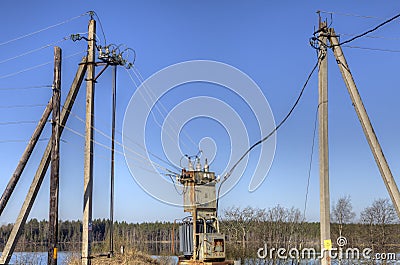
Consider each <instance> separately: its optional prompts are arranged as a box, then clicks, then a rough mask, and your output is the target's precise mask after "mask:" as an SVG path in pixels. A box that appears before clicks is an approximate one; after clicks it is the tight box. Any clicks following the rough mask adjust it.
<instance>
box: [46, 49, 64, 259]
mask: <svg viewBox="0 0 400 265" xmlns="http://www.w3.org/2000/svg"><path fill="white" fill-rule="evenodd" d="M60 95H61V48H60V47H54V82H53V98H52V101H53V117H52V134H51V172H50V207H49V236H48V255H47V264H48V265H57V245H58V194H59V174H60V169H59V166H60V131H59V128H60Z"/></svg>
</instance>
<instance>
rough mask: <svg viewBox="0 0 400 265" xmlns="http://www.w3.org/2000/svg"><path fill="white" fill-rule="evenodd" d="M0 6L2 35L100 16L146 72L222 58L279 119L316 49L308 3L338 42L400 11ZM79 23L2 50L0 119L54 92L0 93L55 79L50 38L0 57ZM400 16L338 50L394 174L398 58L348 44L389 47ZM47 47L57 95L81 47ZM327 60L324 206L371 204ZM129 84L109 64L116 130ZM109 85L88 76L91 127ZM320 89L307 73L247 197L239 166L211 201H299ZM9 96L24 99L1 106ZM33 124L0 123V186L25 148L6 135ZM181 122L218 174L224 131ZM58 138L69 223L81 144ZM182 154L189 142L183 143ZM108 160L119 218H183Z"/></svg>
mask: <svg viewBox="0 0 400 265" xmlns="http://www.w3.org/2000/svg"><path fill="white" fill-rule="evenodd" d="M2 10H3V14H2V16H1V18H0V21H1V24H2V25H3V27H2V34H1V35H0V43H4V42H6V41H8V40H11V39H14V38H16V37H19V36H22V35H25V34H28V33H31V32H35V31H37V30H40V29H42V28H46V27H48V26H50V25H54V24H57V23H59V22H62V21H66V20H68V19H70V18H72V17H76V16H79V15H80V14H83V13H85V12H86V11H89V10H94V11H96V13H97V14H98V16H99V17H100V20H101V24H102V27H103V29H104V33H105V35H106V39H107V42H108V43H118V44H119V43H123V44H125V45H127V46H128V47H131V48H133V49H135V51H136V53H137V58H136V63H135V65H136V67H137V69H139V71H140V73H141V74H142V76H143V77H144V78H145V79H146V78H148V77H150V76H151V75H152V74H154V73H156V72H157V71H159V70H161V69H163V68H164V67H167V66H170V65H172V64H175V63H179V62H183V61H188V60H214V61H219V62H223V63H226V64H229V65H232V66H233V67H236V68H238V69H239V70H241V71H243V72H244V73H246V74H247V75H248V76H249V77H250V78H252V79H253V80H254V81H255V82H256V83H257V84H258V86H259V87H260V88H261V90H262V92H263V94H264V95H265V97H266V98H267V100H268V102H269V105H270V107H271V109H272V112H273V115H274V117H275V121H276V122H279V121H280V120H281V119H282V118H283V117H284V116H285V115H286V113H287V111H288V110H289V109H290V107H291V106H292V104H293V103H294V101H295V99H296V97H297V96H298V93H299V91H300V89H301V86H302V85H303V83H304V81H305V79H306V77H307V75H308V74H309V72H310V70H311V68H312V67H313V65H314V64H315V60H316V53H315V50H314V49H313V48H312V47H310V45H309V38H310V37H311V36H312V33H313V31H314V29H315V27H316V26H317V23H318V16H317V14H316V11H317V10H324V11H332V12H335V14H333V20H332V21H331V18H330V15H326V14H323V18H327V19H328V21H329V22H332V25H331V26H332V27H334V28H335V30H336V32H337V33H340V34H342V39H347V38H349V36H348V35H346V34H357V33H361V32H363V31H365V30H367V29H370V28H371V27H373V26H375V25H376V24H378V23H380V22H381V21H383V20H385V19H386V18H389V17H391V16H393V15H395V14H397V13H398V12H400V8H399V4H398V2H396V1H368V2H367V3H366V2H365V1H307V2H306V1H304V2H299V1H118V2H117V3H111V2H106V1H96V2H93V3H90V2H89V1H85V2H84V1H57V2H54V1H35V2H29V1H7V2H6V3H3V5H2ZM344 14H358V15H363V16H372V17H376V18H365V17H357V16H353V15H351V16H350V15H344ZM88 19H89V17H88V16H83V17H80V18H77V19H74V20H72V21H70V22H68V23H65V24H63V25H60V26H57V27H54V28H51V29H48V30H46V31H43V32H41V33H38V34H35V35H33V36H30V37H27V38H23V39H21V40H18V41H14V42H12V43H8V44H3V45H1V46H0V49H1V51H2V52H1V53H0V62H1V63H0V106H2V107H1V108H0V124H1V123H5V122H10V121H37V120H39V118H40V115H41V113H42V111H43V109H44V106H34V107H32V106H31V107H28V106H26V105H32V104H34V105H45V104H46V103H47V101H48V99H49V98H50V96H51V89H49V88H35V89H25V90H21V89H17V90H16V89H10V90H5V88H21V87H29V86H37V85H50V84H51V82H52V78H53V77H52V75H53V72H52V60H53V50H52V48H51V46H52V45H50V47H48V48H46V49H42V50H40V51H37V52H32V53H30V54H27V55H26V56H22V57H19V58H16V59H13V60H10V61H8V62H2V61H5V60H6V59H8V58H12V57H14V56H17V55H20V54H23V53H25V52H27V51H30V50H34V49H36V48H39V47H42V46H45V45H47V44H52V43H55V42H58V41H60V40H62V39H63V38H64V37H65V36H69V35H70V34H73V33H85V32H86V31H87V22H88ZM399 23H400V21H395V22H393V23H390V24H388V25H386V26H385V27H383V28H382V29H380V30H378V31H376V32H374V33H373V34H371V35H373V36H379V37H382V38H361V39H359V40H357V41H354V42H352V43H351V44H350V45H351V46H353V48H350V47H346V48H344V52H345V55H346V57H347V61H348V63H349V65H350V68H351V71H352V73H353V75H354V79H355V81H356V84H357V86H358V88H359V90H360V94H361V97H362V99H363V100H364V104H365V106H366V108H367V111H368V113H369V115H370V118H371V121H372V124H373V126H374V128H375V131H376V133H377V135H378V139H379V140H380V142H381V145H382V148H383V150H384V153H385V155H386V158H387V160H388V162H389V165H390V167H391V169H392V172H393V175H394V176H395V179H396V180H397V182H398V183H399V182H400V178H399V175H400V166H399V165H400V164H399V163H398V161H399V159H400V154H399V152H398V146H399V144H400V139H399V137H398V135H400V124H399V122H398V116H397V115H396V113H399V104H398V102H397V101H398V98H399V96H400V92H399V90H398V89H397V86H398V84H399V81H400V80H399V76H400V75H399V74H398V61H399V59H400V53H398V52H389V51H372V50H366V49H360V48H354V47H364V48H379V49H385V50H394V51H396V50H400V48H399V41H400V34H398V31H399V29H400V24H399ZM98 26H99V24H98ZM97 32H98V36H99V38H100V40H101V41H104V38H103V36H102V34H101V30H100V27H98V31H97ZM57 45H59V46H60V47H61V48H62V49H63V55H64V59H63V66H62V89H63V94H62V95H63V99H64V98H65V95H66V94H67V90H68V88H69V86H70V84H71V81H72V79H73V76H74V74H75V71H76V69H77V64H78V63H79V61H80V58H81V57H82V56H83V55H84V51H85V49H86V44H85V43H84V42H83V41H81V42H72V41H71V40H66V41H62V42H60V43H57ZM47 62H49V63H48V64H46V65H44V66H41V67H38V68H35V69H33V70H29V71H25V72H21V73H19V74H16V75H13V76H9V77H7V75H9V74H10V73H15V72H19V71H21V70H22V69H26V68H30V67H33V66H36V65H40V64H43V63H47ZM328 69H329V78H328V80H329V115H330V120H329V141H330V150H329V151H330V179H331V182H330V184H331V201H332V202H334V201H336V200H337V199H338V198H339V197H341V196H344V195H350V196H351V198H352V202H353V206H354V209H355V211H356V212H357V213H359V212H360V210H362V209H363V208H365V207H367V206H369V205H370V204H371V203H372V201H373V200H374V199H377V198H381V197H388V195H387V192H386V189H385V186H384V184H383V181H382V179H381V177H380V175H379V171H378V169H377V167H376V165H375V162H374V160H373V157H372V154H371V153H370V150H369V147H368V144H367V142H366V140H365V138H364V135H363V132H362V129H361V126H360V124H359V122H358V119H357V116H356V114H355V113H354V110H353V107H352V105H351V102H350V98H349V96H348V94H347V91H346V87H345V85H344V83H343V81H342V80H341V76H340V73H339V70H338V68H337V66H336V64H335V60H334V59H333V55H332V53H329V66H328ZM99 70H100V69H97V71H99ZM136 81H137V82H138V80H136ZM217 88H218V87H213V86H212V85H208V86H206V87H205V88H204V87H201V86H199V85H196V84H191V85H188V86H184V87H182V88H181V90H179V89H177V90H174V91H172V94H169V95H168V94H167V95H165V97H163V98H162V99H161V102H162V104H163V105H164V106H165V107H166V108H167V109H168V110H171V109H172V108H173V107H174V105H175V104H176V102H177V101H180V100H185V99H187V98H188V97H190V96H192V95H202V96H215V97H217V98H220V99H221V98H224V97H225V94H224V93H225V92H224V91H223V90H216V89H217ZM135 89H136V86H135V85H134V84H133V83H132V82H131V80H130V78H129V76H128V74H127V72H126V71H125V70H124V69H122V68H120V69H119V71H118V99H117V101H118V107H117V130H118V131H119V132H121V131H122V125H123V118H124V113H125V109H126V108H127V105H128V102H129V100H130V98H131V96H132V95H133V93H134V92H135ZM110 90H111V71H106V72H105V73H104V74H103V75H102V76H101V77H100V78H99V82H98V84H97V85H96V107H95V112H96V113H95V116H96V122H95V126H96V128H98V129H99V130H101V131H104V132H105V133H106V134H108V135H110V134H111V133H110V124H111V114H110V105H111V96H110V95H111V94H110ZM84 91H85V86H82V89H81V92H80V94H79V95H78V99H77V102H76V105H75V106H74V109H73V113H74V114H75V115H76V116H71V118H70V120H69V122H68V123H67V126H68V127H69V128H72V129H73V130H74V131H76V132H79V133H82V134H83V132H84V124H83V123H82V122H81V121H80V120H79V119H77V118H76V117H82V118H83V117H84V111H83V110H84V102H85V99H84ZM317 97H318V95H317V76H316V75H314V76H313V78H312V79H311V81H310V83H309V86H308V87H307V89H306V92H305V94H304V96H303V98H302V100H301V102H300V103H299V105H298V107H297V108H296V110H295V112H294V113H293V115H292V116H291V117H290V119H289V120H288V121H287V123H285V125H284V126H283V127H282V128H281V129H280V131H279V132H278V134H277V142H276V153H275V158H274V161H273V163H272V167H271V169H270V171H269V174H268V176H267V178H266V180H265V181H264V183H263V184H262V185H261V187H260V188H259V189H257V190H256V191H255V192H252V193H250V192H249V191H248V189H247V187H248V183H249V181H250V178H251V176H250V175H249V174H245V175H244V176H243V177H242V178H241V180H240V182H239V183H238V185H236V186H235V188H234V189H233V190H232V191H231V192H230V193H228V194H227V195H226V196H224V197H223V198H222V199H221V202H220V206H221V208H227V207H229V206H241V207H245V206H247V205H251V206H254V207H260V208H268V207H273V206H275V205H276V204H280V205H282V206H285V207H292V206H294V207H296V208H299V209H300V210H301V211H302V210H303V207H304V200H305V193H306V183H307V177H308V167H309V163H310V153H311V143H312V133H313V126H314V119H315V111H316V106H317ZM226 102H227V103H230V104H232V106H233V108H234V109H235V110H236V111H237V112H238V113H239V114H240V115H241V117H242V118H243V120H244V121H245V125H246V128H248V130H249V131H250V132H255V131H256V129H257V128H256V123H255V121H254V116H252V114H251V111H250V109H249V108H248V107H247V106H246V105H245V104H243V103H241V102H240V100H238V98H235V97H230V98H229V97H226ZM15 105H24V106H25V107H18V108H16V107H13V108H5V107H6V106H15ZM138 111H140V110H138ZM216 111H217V110H216ZM160 118H161V117H160ZM34 127H35V124H34V123H28V124H17V125H0V148H1V149H0V150H1V152H0V165H1V166H0V173H1V178H0V189H1V192H2V191H3V190H4V188H5V186H6V185H7V182H8V180H9V177H10V176H11V174H12V172H13V171H14V169H15V167H16V165H17V163H18V160H19V158H20V156H21V154H22V152H23V150H24V148H25V143H23V142H18V143H15V142H9V140H28V139H29V137H30V135H31V133H32V131H33V129H34ZM140 129H143V128H140ZM147 129H148V131H149V132H152V133H154V135H155V136H157V135H158V137H159V133H160V130H159V128H157V126H156V125H155V124H154V121H151V120H149V123H148V124H147V125H146V130H147ZM183 130H184V131H185V133H186V134H189V135H191V137H192V138H193V139H194V140H196V141H198V140H200V139H201V138H203V137H206V136H210V137H212V138H213V140H214V142H215V143H216V146H217V147H218V148H217V153H216V160H215V163H214V165H213V168H211V170H215V171H216V172H217V174H221V175H222V174H223V173H224V172H218V171H220V170H223V164H224V163H226V160H227V156H226V151H227V149H228V148H226V147H227V146H229V138H228V136H227V133H226V131H224V130H223V128H222V127H221V126H220V125H218V124H217V123H215V122H213V121H210V120H207V119H203V120H201V119H197V120H195V121H193V122H191V123H188V124H186V125H185V126H184V128H183ZM49 133H50V126H49V125H47V126H46V129H45V132H44V135H43V136H42V137H43V138H46V137H49V135H50V134H49ZM152 133H149V134H148V135H146V137H147V139H148V145H149V148H150V149H151V151H152V152H154V153H156V154H158V155H160V156H162V157H163V153H162V149H161V146H160V144H159V140H154V141H152V139H153V135H152ZM267 133H268V132H263V133H262V134H263V135H265V134H267ZM180 136H181V137H180V143H181V145H182V148H183V149H184V147H183V146H184V145H185V143H186V144H187V145H190V142H189V140H188V139H187V137H185V136H184V135H183V133H181V135H180ZM258 137H259V135H258V134H257V133H251V134H250V135H249V139H250V142H254V141H256V140H257V139H258ZM62 139H63V142H62V145H61V156H62V160H61V182H60V207H59V208H60V218H61V219H63V220H65V219H79V218H81V214H82V201H83V171H82V170H83V143H84V141H83V138H82V137H80V136H79V135H76V134H74V133H72V132H70V131H65V132H64V134H63V136H62ZM154 139H156V137H154ZM117 140H118V141H121V134H120V133H117ZM316 140H317V139H316ZM1 141H3V142H1ZM96 141H98V142H99V143H103V144H106V145H109V139H108V138H107V137H104V136H102V135H100V134H96ZM46 144H47V142H46V141H42V142H40V143H39V144H38V146H37V149H36V150H35V152H34V154H33V156H32V159H31V161H30V163H29V164H28V165H27V168H26V170H25V172H24V174H23V175H22V177H21V180H20V183H19V184H18V186H17V188H16V190H15V193H14V194H13V196H12V198H11V201H10V203H9V205H8V207H7V208H6V210H5V211H4V213H3V214H2V216H1V217H0V223H6V222H14V220H15V217H16V216H17V214H18V211H19V207H20V205H21V204H22V201H23V199H24V197H25V194H26V191H27V189H28V187H29V185H30V182H31V179H32V177H33V174H34V172H35V169H36V166H37V164H38V161H39V160H40V157H41V152H42V151H43V150H44V148H45V146H46ZM95 148H96V149H95V152H96V158H95V162H94V165H95V177H94V206H93V213H94V214H93V215H94V218H107V217H108V197H109V195H108V194H109V181H108V177H109V150H107V149H104V148H103V147H101V146H99V145H96V147H95ZM117 150H118V151H121V152H122V148H121V147H120V146H117ZM185 151H186V152H195V151H196V150H194V149H190V148H188V149H187V150H185ZM257 152H259V150H256V151H255V153H253V154H251V155H250V157H249V165H250V167H251V166H254V163H255V159H256V157H257V156H256V155H257ZM116 159H117V161H116V186H115V193H116V194H115V196H116V197H115V201H116V210H115V216H116V219H118V220H126V221H132V222H142V221H154V220H169V221H173V220H174V219H175V218H180V217H183V216H185V215H184V213H183V210H182V209H181V208H179V207H174V206H170V205H167V204H164V203H162V202H160V201H158V200H156V199H154V198H152V197H151V196H149V195H148V194H147V193H145V192H144V191H143V190H142V189H141V188H140V187H139V186H138V185H137V183H136V182H135V181H134V179H133V178H132V176H131V175H130V172H129V170H128V167H127V165H126V163H125V159H124V157H123V156H122V155H120V154H117V156H116ZM317 161H318V156H317V149H315V152H314V162H313V164H312V174H311V179H310V188H309V197H308V205H307V213H306V214H307V215H306V216H307V219H308V220H312V221H315V220H318V218H319V182H318V163H317ZM48 187H49V180H48V176H47V177H46V179H45V181H44V182H43V184H42V189H41V191H40V192H39V195H38V197H37V200H36V202H35V205H34V207H33V209H32V213H31V215H30V217H36V218H40V219H43V218H47V216H48V193H49V191H48Z"/></svg>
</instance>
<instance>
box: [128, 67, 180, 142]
mask: <svg viewBox="0 0 400 265" xmlns="http://www.w3.org/2000/svg"><path fill="white" fill-rule="evenodd" d="M126 71H127V73H128V75H129V77H130V79H131V81H132V83H133V84H134V85H135V87H136V88H138V85H137V84H136V82H135V80H134V79H133V77H132V75H131V73H130V72H129V71H128V69H126ZM135 75H136V73H135ZM139 81H140V79H139ZM141 82H142V81H141ZM142 83H143V82H142ZM143 87H144V88H145V89H144V92H145V93H146V95H147V96H148V97H149V98H150V100H153V97H152V96H151V92H150V91H151V90H150V89H149V88H148V87H147V86H146V85H145V84H144V85H143ZM139 94H140V96H141V97H142V99H143V101H144V102H145V103H146V105H147V107H148V108H149V109H150V114H151V116H152V117H153V120H154V122H155V123H156V125H157V126H158V127H159V128H160V129H162V128H163V127H162V125H161V124H160V122H159V121H158V119H157V118H156V116H155V114H154V112H153V111H152V110H151V107H152V106H150V103H149V102H148V101H147V98H146V97H145V95H143V93H142V91H141V90H139ZM153 95H154V94H153ZM159 103H160V104H162V103H161V102H159ZM154 108H155V109H156V110H157V111H158V113H159V114H160V115H161V117H162V118H164V114H163V113H162V111H161V110H160V108H159V107H158V105H157V104H155V105H154ZM169 126H171V125H169ZM171 128H172V127H171ZM172 129H173V130H174V128H172ZM174 131H175V130H174ZM175 132H177V131H175ZM166 134H167V136H168V137H169V138H170V139H171V141H174V137H173V136H172V135H171V134H170V133H169V131H168V130H167V131H166ZM182 143H183V145H185V147H186V148H188V146H187V145H186V143H185V142H182Z"/></svg>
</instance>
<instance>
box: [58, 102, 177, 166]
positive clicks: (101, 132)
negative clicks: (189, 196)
mask: <svg viewBox="0 0 400 265" xmlns="http://www.w3.org/2000/svg"><path fill="white" fill-rule="evenodd" d="M63 109H65V110H67V111H68V112H69V113H70V114H71V115H72V116H73V117H74V118H76V119H77V120H78V121H80V122H82V123H83V124H85V120H84V119H83V118H82V117H80V116H79V115H78V114H76V113H74V112H72V111H71V110H68V109H66V108H64V106H63ZM93 116H94V115H93ZM103 123H104V122H103ZM91 127H92V128H93V130H95V131H96V132H98V133H99V134H101V135H102V136H104V137H106V138H107V139H109V140H111V136H109V135H108V134H106V133H105V132H103V131H101V130H100V129H98V128H96V127H95V126H91ZM115 132H117V133H118V134H120V135H122V132H120V131H119V130H117V129H116V130H115ZM125 138H126V139H127V140H129V141H131V142H132V143H134V144H136V145H137V146H139V147H140V148H141V149H143V150H145V151H146V152H148V153H149V154H150V155H151V156H154V157H155V158H157V159H158V160H160V161H162V162H163V163H165V164H167V165H169V166H172V167H173V168H175V169H177V170H180V168H178V167H177V166H175V165H174V164H172V163H171V162H169V161H168V160H164V159H162V158H161V157H159V156H157V155H156V154H154V153H152V152H150V151H149V150H147V149H146V148H145V147H143V146H142V145H140V144H139V143H137V142H135V141H133V140H132V139H130V138H129V137H127V136H125ZM114 142H115V143H116V144H117V145H119V146H121V147H122V148H125V149H126V150H128V151H130V152H132V153H134V154H136V155H138V156H140V157H143V158H144V159H148V158H146V157H145V156H143V155H142V154H140V153H138V152H136V151H134V150H133V149H131V148H128V147H127V146H126V145H124V144H122V143H120V142H118V141H115V140H114Z"/></svg>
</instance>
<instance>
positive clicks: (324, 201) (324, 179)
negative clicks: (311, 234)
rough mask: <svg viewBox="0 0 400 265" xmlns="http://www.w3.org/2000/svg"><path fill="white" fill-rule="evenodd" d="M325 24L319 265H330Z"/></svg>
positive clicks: (320, 88)
mask: <svg viewBox="0 0 400 265" xmlns="http://www.w3.org/2000/svg"><path fill="white" fill-rule="evenodd" d="M324 28H326V23H325V22H320V25H319V29H320V34H319V37H318V38H319V42H320V46H319V60H320V65H319V69H318V94H319V97H318V108H319V109H318V122H319V183H320V184H319V186H320V223H321V226H320V236H321V249H323V250H324V252H321V254H322V259H321V265H329V264H331V261H330V257H329V250H330V249H329V248H330V246H331V229H330V201H329V200H330V199H329V152H328V151H329V149H328V57H327V48H326V43H327V37H326V32H325V31H324V30H323V29H324Z"/></svg>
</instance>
